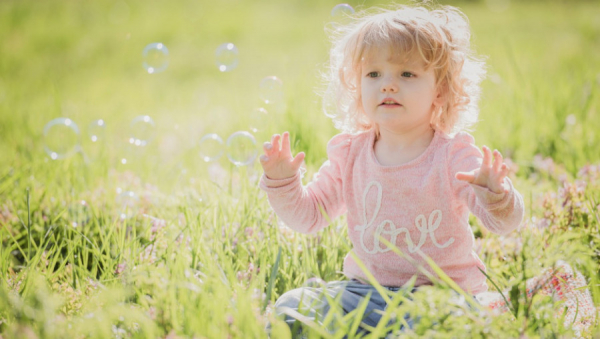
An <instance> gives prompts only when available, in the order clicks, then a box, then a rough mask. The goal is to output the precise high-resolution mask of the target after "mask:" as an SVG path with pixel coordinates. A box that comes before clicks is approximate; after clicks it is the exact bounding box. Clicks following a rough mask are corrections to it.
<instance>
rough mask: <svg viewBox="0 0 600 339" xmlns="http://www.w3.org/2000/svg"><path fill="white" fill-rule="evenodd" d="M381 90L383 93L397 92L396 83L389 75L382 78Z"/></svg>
mask: <svg viewBox="0 0 600 339" xmlns="http://www.w3.org/2000/svg"><path fill="white" fill-rule="evenodd" d="M381 92H383V93H390V92H391V93H396V92H398V83H397V82H396V81H394V79H393V78H391V77H386V78H384V79H383V82H382V84H381Z"/></svg>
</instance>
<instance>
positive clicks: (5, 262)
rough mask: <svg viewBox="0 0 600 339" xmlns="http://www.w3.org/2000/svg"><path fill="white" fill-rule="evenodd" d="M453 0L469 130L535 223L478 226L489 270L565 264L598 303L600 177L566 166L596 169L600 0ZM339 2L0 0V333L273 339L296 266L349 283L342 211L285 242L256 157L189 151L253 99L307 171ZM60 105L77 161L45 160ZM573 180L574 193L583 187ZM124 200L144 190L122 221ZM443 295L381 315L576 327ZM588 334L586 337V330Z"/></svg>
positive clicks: (442, 291) (477, 331) (548, 305)
mask: <svg viewBox="0 0 600 339" xmlns="http://www.w3.org/2000/svg"><path fill="white" fill-rule="evenodd" d="M450 3H451V4H455V5H457V6H459V7H460V8H461V9H463V11H464V12H465V13H466V14H467V15H468V17H469V19H470V22H471V25H472V32H473V44H474V46H475V49H476V50H477V51H478V52H479V53H481V54H483V55H486V56H488V59H487V60H488V73H489V75H488V79H487V80H485V81H484V83H483V97H482V101H481V105H480V106H481V115H480V122H479V123H478V125H477V126H476V128H475V130H474V131H473V135H474V136H475V138H476V141H477V143H478V144H479V145H484V144H485V145H488V146H490V147H493V148H498V149H499V150H500V151H501V152H502V153H503V154H504V155H505V156H506V157H508V158H510V159H511V161H513V163H514V164H515V165H516V166H514V167H517V166H518V172H517V173H516V175H515V176H513V180H514V182H515V184H516V186H517V188H518V189H519V191H520V192H521V193H522V194H523V196H524V197H525V201H526V207H527V215H526V221H525V224H526V225H528V226H533V225H539V224H544V225H546V227H545V228H543V231H539V230H538V229H537V228H536V227H525V228H524V229H523V230H522V231H521V232H514V233H513V234H511V236H510V237H505V238H500V237H498V236H494V235H491V234H489V233H487V232H486V231H485V230H484V229H483V228H481V227H480V225H479V224H478V223H477V221H475V220H474V219H473V226H474V229H475V233H476V237H477V242H478V244H480V245H481V249H480V250H479V251H480V256H481V258H482V259H483V260H484V262H485V263H486V265H487V267H488V272H489V274H490V277H491V278H492V279H494V281H495V283H496V284H497V285H498V286H499V287H500V288H502V289H509V290H511V291H516V292H519V291H522V285H523V282H524V281H525V280H527V279H528V278H530V277H532V276H534V275H536V274H539V273H540V272H541V271H542V270H543V269H544V268H547V267H551V266H552V265H553V264H555V263H556V261H557V260H559V259H562V260H565V261H567V262H568V263H570V264H571V265H573V266H574V267H576V268H578V269H579V270H580V271H581V272H582V273H583V274H584V275H585V276H586V277H587V278H588V286H589V288H590V290H591V292H592V296H593V298H594V300H595V303H596V305H600V288H599V278H600V275H599V271H598V269H599V268H598V261H599V258H600V245H599V244H600V234H599V232H598V228H599V224H600V219H599V218H600V210H599V209H598V202H599V201H600V177H599V175H600V174H598V173H597V172H590V173H591V174H587V175H585V174H583V173H579V170H580V169H582V168H588V169H589V168H590V167H589V166H588V167H586V165H589V164H597V163H599V162H600V153H599V152H598V150H597V145H598V144H600V134H598V130H599V129H600V114H598V113H599V112H598V110H599V109H600V17H599V15H598V13H600V5H598V4H597V3H595V2H591V1H590V2H536V1H532V2H529V1H528V2H517V1H513V2H511V6H510V7H509V8H508V9H507V10H506V11H504V12H500V13H497V12H493V11H491V10H490V8H489V7H487V6H486V2H476V1H472V2H450ZM335 4H337V3H336V2H332V1H286V2H278V3H270V2H266V1H244V2H238V1H233V0H227V1H223V2H208V1H202V2H199V1H185V0H184V1H179V2H177V3H173V2H168V1H163V0H158V1H137V0H136V1H128V2H127V3H126V4H125V5H124V3H123V2H118V1H94V2H81V1H74V0H65V1H58V0H49V1H42V2H34V1H31V0H25V1H17V0H7V1H2V2H0V154H2V156H3V161H2V162H1V163H0V239H1V241H2V245H1V247H0V278H1V279H0V333H1V335H2V336H3V337H6V338H20V337H24V338H33V337H41V338H65V337H84V338H87V337H89V338H105V337H110V336H114V337H140V338H146V337H153V338H154V337H165V336H167V335H171V337H175V336H176V337H197V338H202V337H206V338H226V337H232V338H251V337H265V331H264V326H265V324H266V323H267V321H271V322H272V323H273V327H274V336H273V337H274V338H282V337H285V336H286V334H287V333H286V331H287V329H286V327H285V325H283V324H282V323H281V322H279V321H276V320H275V319H273V317H272V314H270V313H269V310H270V309H271V304H272V302H273V301H274V300H276V298H277V297H279V296H280V295H281V294H282V293H284V292H285V291H287V290H290V289H292V288H296V287H298V286H301V285H302V284H303V283H304V282H305V281H306V280H307V279H308V278H310V277H314V276H318V277H321V278H322V279H324V280H327V281H329V280H338V279H342V278H343V277H342V275H341V273H340V272H339V271H340V270H341V262H342V259H343V258H344V256H345V255H346V253H347V252H348V251H349V249H350V246H351V245H350V243H349V240H348V239H347V237H346V233H345V230H344V228H343V226H344V219H343V218H342V219H340V220H336V221H334V222H333V224H332V225H331V226H330V227H329V228H327V229H326V230H324V231H323V232H322V233H319V234H318V235H317V236H305V235H300V234H295V233H293V232H292V231H290V230H288V229H287V228H285V227H283V226H281V225H280V224H279V223H278V220H277V217H276V216H275V215H274V214H273V213H272V211H271V209H270V207H269V205H268V202H267V200H266V197H265V195H264V193H262V192H260V190H259V189H258V188H257V185H256V180H257V178H258V176H260V174H261V170H260V166H259V165H258V164H257V163H255V164H254V165H252V166H249V167H242V168H237V167H235V166H233V165H231V164H230V163H229V162H228V161H227V160H226V158H225V157H223V158H222V159H221V160H219V161H218V162H216V163H211V164H207V163H204V162H203V161H202V160H201V159H200V157H199V156H198V154H197V153H198V149H197V142H198V140H199V139H200V138H201V137H202V136H203V135H205V134H207V133H218V134H219V135H220V136H221V137H222V138H223V139H226V138H227V136H229V135H230V134H231V133H232V132H235V131H238V130H247V129H248V124H249V121H250V120H251V116H250V115H251V113H252V111H253V110H254V109H255V108H257V107H261V106H262V107H265V108H266V109H267V110H268V111H269V116H270V118H269V119H268V120H266V121H264V128H263V129H261V130H260V131H259V132H257V133H256V135H255V136H256V140H257V143H258V144H259V145H260V144H262V142H263V141H266V140H268V138H269V137H270V135H271V134H273V133H280V132H283V131H286V130H288V131H290V133H291V136H292V142H293V144H294V145H293V147H294V150H295V151H296V152H297V151H304V152H306V153H307V158H306V163H307V170H308V173H307V175H306V176H305V178H306V179H308V178H310V177H311V176H312V173H314V172H315V171H316V170H317V169H318V167H319V166H320V165H321V163H322V162H323V161H324V160H325V156H326V154H325V145H326V143H327V141H328V140H329V139H330V138H331V137H332V136H333V135H334V134H335V133H337V132H336V130H335V129H334V128H333V126H332V123H331V121H330V120H329V119H328V118H327V117H325V116H324V115H323V113H322V112H321V108H320V99H319V97H318V95H317V94H316V93H315V90H316V89H317V88H318V87H319V85H320V84H319V72H320V71H323V70H324V65H325V63H326V61H327V52H328V43H327V39H326V35H325V32H324V25H325V24H326V23H327V22H328V21H329V20H330V17H329V15H330V14H329V13H330V10H331V8H332V7H333V6H334V5H335ZM351 5H353V6H354V7H355V8H366V7H370V6H372V5H386V3H384V2H380V3H378V2H374V1H366V2H364V3H361V4H360V5H359V4H356V3H351ZM157 41H160V42H163V43H164V44H165V45H166V46H167V47H168V49H169V51H170V57H169V61H170V65H169V67H168V69H167V70H166V71H165V72H163V73H159V74H153V75H150V74H148V73H146V72H145V70H144V69H143V68H142V60H141V59H142V56H141V52H142V49H143V48H144V46H146V45H147V44H148V43H151V42H157ZM224 42H232V43H234V44H235V45H236V46H237V47H238V48H239V51H240V59H239V60H240V63H239V66H238V67H237V68H236V69H235V70H233V71H232V72H228V73H221V72H219V71H218V69H217V67H216V65H215V61H214V50H215V49H216V47H217V46H218V45H220V44H221V43H224ZM270 75H276V76H277V77H279V78H280V79H281V80H282V81H283V84H284V91H285V101H286V105H287V109H286V110H285V111H284V112H281V113H277V112H275V110H274V108H273V107H269V106H268V105H267V106H265V105H264V104H263V103H262V102H261V100H260V97H259V83H260V81H261V79H263V78H264V77H266V76H270ZM143 114H147V115H149V116H151V117H152V118H153V119H154V121H155V122H156V138H155V139H154V140H153V142H152V143H151V144H150V145H149V146H148V147H146V149H145V150H144V152H140V151H139V150H136V151H131V150H128V148H127V140H128V138H129V132H130V130H129V128H130V127H129V124H130V121H131V120H132V119H133V118H134V117H136V116H139V115H143ZM57 117H68V118H70V119H72V121H74V122H75V123H76V124H77V125H78V126H79V128H80V129H81V130H82V135H81V137H82V146H83V150H84V152H85V156H83V154H82V153H77V154H76V155H75V156H73V157H71V158H69V159H66V160H58V161H53V160H51V159H49V157H48V156H47V155H46V154H45V153H44V150H43V145H44V139H43V137H42V130H43V128H44V126H45V124H46V123H47V122H49V121H50V120H52V119H54V118H57ZM96 119H103V120H104V121H105V122H106V126H107V127H106V135H105V139H104V140H103V141H102V142H100V143H97V144H93V143H91V142H89V141H86V140H87V134H86V130H87V126H88V125H89V124H90V123H91V122H92V121H94V120H96ZM569 122H574V123H573V124H571V123H569ZM123 157H126V158H127V159H128V162H127V164H122V163H121V162H120V160H121V159H122V158H123ZM544 158H549V159H552V165H549V164H550V162H548V161H547V162H545V163H543V162H542V161H541V160H540V159H544ZM593 168H596V167H593ZM594 173H596V174H594ZM580 181H585V182H587V187H585V189H580V190H579V191H577V189H576V183H577V182H580ZM126 191H133V192H135V194H136V196H137V197H138V199H137V200H135V201H134V204H133V205H132V206H131V207H130V208H129V211H127V212H128V213H129V215H130V216H131V218H127V219H125V220H120V219H119V215H120V213H122V212H123V211H122V199H121V200H120V198H119V195H120V194H121V193H122V192H126ZM557 193H558V194H557ZM553 194H554V195H553ZM81 201H85V206H83V205H82V204H81ZM144 215H146V216H144ZM150 216H152V217H154V218H159V219H164V220H165V221H166V222H165V223H164V224H163V223H159V222H157V221H156V220H155V219H152V218H150ZM74 223H75V224H74ZM75 225H76V227H75ZM339 230H341V231H339ZM279 249H281V253H280V257H279V261H278V265H277V266H275V263H276V261H277V258H278V253H279ZM274 273H276V274H275V275H274ZM489 285H490V287H491V286H492V284H489ZM450 289H451V286H449V285H448V282H444V281H440V282H439V283H438V285H437V286H436V288H435V289H432V290H430V291H427V292H428V293H423V294H422V295H421V296H420V297H418V298H416V299H415V301H414V302H413V303H405V304H403V305H399V306H395V305H393V306H391V307H390V309H389V312H388V314H387V315H386V316H392V315H393V314H394V313H396V314H401V312H406V311H409V312H413V314H414V315H420V316H421V317H422V319H423V320H422V322H421V325H419V326H418V327H417V328H416V329H415V333H414V335H415V336H417V335H422V336H427V337H434V336H437V337H464V336H467V335H469V336H474V337H497V338H505V337H519V336H521V335H522V334H524V335H526V336H528V337H570V336H571V335H572V333H570V332H569V329H568V328H563V326H562V323H561V321H560V319H555V318H554V316H553V314H554V308H555V307H559V305H556V304H555V303H553V302H552V301H551V300H549V298H543V297H534V298H533V299H532V300H530V299H523V298H517V302H516V304H515V305H517V306H519V307H516V306H515V307H514V309H513V313H511V312H508V313H504V314H502V315H499V316H495V317H486V318H481V317H478V316H476V314H475V313H474V312H472V311H469V310H462V311H463V312H464V313H465V315H463V316H455V315H452V314H455V313H453V312H456V311H457V310H456V309H455V308H453V307H452V306H451V304H449V303H448V302H446V301H447V300H448V298H449V296H450V292H449V291H450ZM517 295H518V293H517ZM265 305H267V307H266V309H265V308H264V306H265ZM432 305H433V306H432ZM448 314H451V315H450V316H448ZM347 324H348V325H347V326H351V324H352V322H351V321H348V323H347ZM379 330H380V331H383V329H382V328H380V329H379ZM343 331H344V329H342V330H340V332H338V333H337V334H335V335H333V336H332V337H334V338H339V337H341V336H342V332H343ZM591 331H592V332H593V333H596V335H597V336H598V333H599V331H600V327H599V326H598V325H597V324H596V325H594V326H592V327H591ZM318 333H323V332H322V331H321V332H319V330H314V335H315V336H318ZM381 333H382V332H381ZM287 335H289V334H287ZM375 337H376V336H375Z"/></svg>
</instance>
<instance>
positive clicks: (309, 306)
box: [275, 280, 416, 337]
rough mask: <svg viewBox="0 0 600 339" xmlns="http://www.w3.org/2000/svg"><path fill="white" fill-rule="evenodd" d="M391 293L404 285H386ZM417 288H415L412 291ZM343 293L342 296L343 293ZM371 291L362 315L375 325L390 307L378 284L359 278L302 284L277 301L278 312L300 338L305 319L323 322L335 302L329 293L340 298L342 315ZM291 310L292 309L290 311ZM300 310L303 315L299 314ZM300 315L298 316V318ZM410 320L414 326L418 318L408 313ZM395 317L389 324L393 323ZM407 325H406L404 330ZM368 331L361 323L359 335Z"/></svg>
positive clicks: (334, 297) (408, 320) (366, 320)
mask: <svg viewBox="0 0 600 339" xmlns="http://www.w3.org/2000/svg"><path fill="white" fill-rule="evenodd" d="M384 288H385V289H387V290H389V291H391V292H398V291H399V290H400V289H402V287H385V286H384ZM415 290H416V288H415V289H413V290H412V292H414V291H415ZM340 293H341V296H339V295H340ZM369 293H370V294H371V296H370V298H369V301H368V304H367V308H366V309H365V312H364V313H363V314H362V322H363V323H364V324H366V325H369V326H372V327H375V326H377V324H378V323H379V321H380V319H381V316H382V313H383V312H385V309H386V308H387V303H386V302H385V300H384V299H383V297H382V296H381V294H379V292H377V290H376V289H375V287H373V286H372V285H369V284H363V283H360V282H359V281H358V280H351V281H332V282H329V283H327V284H326V285H324V286H323V287H322V288H314V287H301V288H297V289H294V290H291V291H288V292H286V293H284V294H283V295H282V296H281V297H279V299H277V301H276V302H275V313H276V314H277V315H278V316H283V317H284V321H285V322H286V323H287V324H288V326H289V327H290V329H291V330H292V333H293V334H294V335H293V336H294V337H296V336H298V335H299V334H300V333H302V324H301V323H302V322H303V320H306V319H308V320H310V321H313V322H315V323H317V324H319V325H321V324H322V322H323V320H324V319H325V317H326V316H327V314H328V313H329V311H330V309H331V305H330V304H329V301H328V299H327V298H326V297H325V294H327V295H328V296H329V297H330V298H331V299H334V300H335V299H336V298H340V303H339V306H340V307H341V311H342V312H340V313H341V314H342V315H346V314H348V313H349V312H351V311H353V310H355V309H356V308H358V306H359V304H360V303H361V302H362V301H363V300H364V299H365V298H366V297H367V296H368V295H369ZM290 310H291V311H290ZM298 313H299V314H300V315H302V316H298ZM296 318H298V319H296ZM404 319H405V320H406V323H407V324H408V326H409V327H410V328H412V326H413V324H414V320H413V319H410V318H409V316H408V315H405V316H404ZM392 322H393V321H392V320H390V322H389V323H388V325H391V324H392ZM403 327H404V325H402V327H401V329H402V328H403ZM328 330H329V331H331V332H335V328H331V327H330V328H328ZM368 333H369V332H368V330H366V329H364V328H362V327H361V326H359V329H358V331H357V334H368Z"/></svg>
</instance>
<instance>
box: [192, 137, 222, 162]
mask: <svg viewBox="0 0 600 339" xmlns="http://www.w3.org/2000/svg"><path fill="white" fill-rule="evenodd" d="M224 152H225V151H224V146H223V139H221V137H220V136H218V135H217V134H214V133H211V134H207V135H205V136H203V137H202V138H201V139H200V141H199V142H198V153H199V154H200V158H202V160H204V161H206V162H211V161H217V160H218V159H219V158H221V156H222V155H223V153H224Z"/></svg>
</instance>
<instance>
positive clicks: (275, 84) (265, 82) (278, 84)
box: [259, 76, 283, 104]
mask: <svg viewBox="0 0 600 339" xmlns="http://www.w3.org/2000/svg"><path fill="white" fill-rule="evenodd" d="M259 93H260V98H261V99H262V100H263V101H264V102H265V103H266V104H273V103H277V102H283V82H282V81H281V80H280V79H279V78H278V77H276V76H268V77H266V78H264V79H262V80H261V81H260V85H259Z"/></svg>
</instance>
